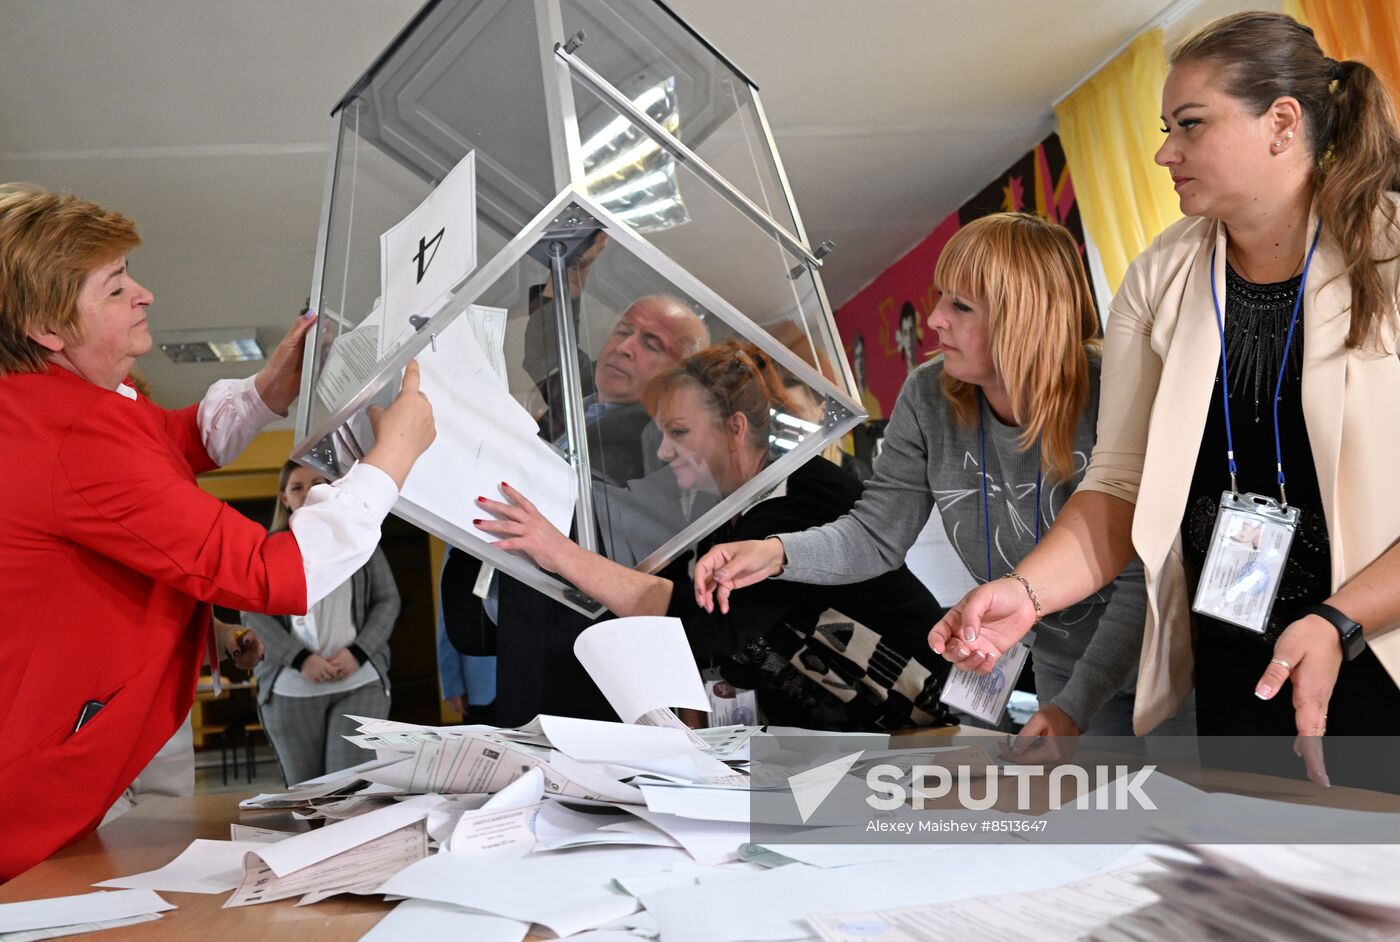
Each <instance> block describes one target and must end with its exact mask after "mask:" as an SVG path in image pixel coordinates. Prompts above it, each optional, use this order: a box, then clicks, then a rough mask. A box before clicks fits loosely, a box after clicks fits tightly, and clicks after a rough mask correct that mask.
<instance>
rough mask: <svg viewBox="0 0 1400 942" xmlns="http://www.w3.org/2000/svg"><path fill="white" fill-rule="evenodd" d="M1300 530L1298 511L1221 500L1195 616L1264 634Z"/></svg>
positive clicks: (1270, 503)
mask: <svg viewBox="0 0 1400 942" xmlns="http://www.w3.org/2000/svg"><path fill="white" fill-rule="evenodd" d="M1297 529H1298V508H1297V507H1282V506H1280V505H1279V502H1278V501H1276V500H1274V499H1273V498H1271V497H1264V496H1263V495H1261V494H1236V493H1233V492H1231V491H1226V492H1225V493H1224V494H1222V495H1221V496H1220V511H1219V513H1217V514H1216V517H1215V531H1214V532H1213V533H1212V534H1211V537H1210V549H1209V550H1208V551H1207V553H1206V561H1205V565H1204V566H1202V567H1201V582H1200V585H1199V586H1197V588H1196V601H1195V604H1193V605H1192V606H1191V610H1192V611H1193V612H1197V613H1199V614H1201V615H1209V616H1210V617H1211V618H1215V619H1218V620H1220V621H1224V622H1229V623H1230V624H1232V625H1238V626H1239V627H1241V628H1247V629H1249V630H1250V631H1257V632H1260V633H1263V631H1264V629H1265V628H1266V627H1268V624H1269V613H1270V612H1271V611H1273V608H1274V599H1275V598H1276V597H1277V596H1278V589H1279V584H1280V583H1282V582H1283V565H1284V563H1285V562H1287V560H1288V551H1289V549H1290V548H1291V547H1292V545H1293V534H1294V533H1295V532H1296V531H1297Z"/></svg>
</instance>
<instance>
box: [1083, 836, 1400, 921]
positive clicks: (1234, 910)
mask: <svg viewBox="0 0 1400 942" xmlns="http://www.w3.org/2000/svg"><path fill="white" fill-rule="evenodd" d="M1218 849H1219V848H1209V849H1207V848H1203V847H1190V848H1184V849H1183V850H1184V858H1168V859H1163V860H1160V861H1158V862H1159V863H1160V864H1161V866H1162V867H1163V868H1164V869H1163V871H1162V872H1160V873H1157V874H1149V875H1147V876H1146V877H1144V878H1143V886H1144V887H1145V888H1146V889H1148V890H1151V891H1152V892H1153V893H1154V894H1156V896H1157V897H1159V899H1157V900H1156V901H1155V902H1152V903H1149V904H1147V905H1145V906H1143V907H1141V908H1139V909H1137V910H1134V911H1133V912H1130V913H1126V914H1124V915H1121V916H1119V917H1116V918H1114V919H1113V920H1111V921H1109V922H1107V923H1105V924H1104V925H1102V926H1100V927H1098V928H1097V929H1095V930H1094V931H1093V932H1092V933H1090V934H1089V938H1092V939H1094V940H1102V942H1125V940H1137V939H1141V938H1151V939H1153V940H1154V942H1156V940H1161V942H1199V940H1202V939H1228V940H1230V942H1273V940H1275V939H1297V940H1310V942H1381V940H1394V939H1397V938H1400V920H1398V919H1397V918H1396V917H1395V915H1394V914H1393V912H1391V911H1390V910H1389V909H1388V908H1386V907H1383V908H1382V909H1381V910H1380V911H1379V914H1378V913H1377V911H1374V910H1372V909H1371V907H1370V906H1369V905H1368V904H1367V903H1364V902H1363V903H1360V904H1355V903H1351V902H1342V901H1339V900H1333V899H1323V898H1319V897H1317V896H1315V895H1313V894H1309V893H1307V892H1300V891H1299V890H1297V889H1295V888H1293V887H1291V886H1289V885H1288V884H1287V883H1285V882H1280V881H1275V880H1273V879H1271V878H1270V877H1269V876H1267V875H1264V874H1259V873H1255V872H1252V871H1249V870H1243V869H1239V868H1238V865H1237V864H1231V865H1230V869H1229V870H1221V869H1219V867H1217V866H1216V865H1215V864H1212V863H1208V862H1207V861H1206V860H1205V857H1204V855H1203V852H1204V851H1206V850H1212V851H1214V850H1218ZM1311 849H1312V848H1311V847H1293V846H1289V845H1256V846H1254V847H1253V848H1251V849H1249V850H1248V851H1247V853H1248V854H1249V855H1250V856H1251V857H1253V858H1254V859H1255V860H1256V861H1258V860H1261V859H1267V857H1268V855H1269V854H1271V853H1273V852H1277V851H1283V858H1284V859H1281V861H1280V862H1281V864H1282V866H1283V869H1285V870H1294V868H1295V867H1296V866H1297V864H1296V863H1290V862H1288V861H1287V860H1286V858H1287V856H1289V855H1291V853H1292V852H1294V851H1301V852H1306V851H1308V850H1311ZM1232 850H1244V849H1243V848H1232ZM1337 850H1347V851H1349V850H1351V848H1345V849H1342V848H1336V849H1328V848H1326V847H1323V848H1321V852H1320V853H1319V859H1318V864H1319V865H1325V864H1326V863H1327V862H1328V860H1329V859H1331V860H1336V859H1337V856H1336V851H1337ZM1193 855H1198V856H1194V857H1193ZM1341 856H1342V857H1343V858H1344V859H1342V860H1340V861H1338V862H1339V863H1340V866H1341V868H1342V870H1344V871H1348V872H1349V874H1350V876H1351V877H1352V878H1353V879H1354V881H1355V882H1356V883H1357V884H1358V885H1360V886H1361V887H1362V893H1363V895H1370V893H1372V892H1374V890H1375V889H1376V887H1377V884H1378V883H1383V882H1384V881H1385V880H1386V879H1389V878H1392V874H1391V873H1389V872H1384V871H1382V872H1369V871H1362V870H1361V869H1360V867H1361V866H1362V865H1364V864H1374V863H1375V862H1376V861H1375V860H1370V861H1365V862H1362V861H1352V860H1351V859H1350V858H1349V857H1348V856H1347V855H1345V854H1343V855H1341ZM1293 876H1294V877H1295V878H1296V876H1297V872H1296V870H1295V872H1294V874H1293Z"/></svg>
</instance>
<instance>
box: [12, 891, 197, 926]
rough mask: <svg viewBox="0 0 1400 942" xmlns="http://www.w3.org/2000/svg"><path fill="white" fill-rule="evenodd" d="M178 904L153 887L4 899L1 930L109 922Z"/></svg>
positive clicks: (169, 907) (144, 914)
mask: <svg viewBox="0 0 1400 942" xmlns="http://www.w3.org/2000/svg"><path fill="white" fill-rule="evenodd" d="M174 908H175V905H174V904H173V903H167V902H166V901H165V900H163V899H161V898H160V897H159V896H157V895H156V894H155V893H153V892H152V891H150V890H115V891H113V892H109V893H83V894H81V895H78V896H54V897H50V898H48V899H35V900H26V901H25V902H22V903H0V933H10V932H30V931H35V930H43V929H55V928H58V927H60V926H77V925H86V924H88V923H107V922H111V921H113V920H117V919H130V918H132V917H135V916H148V915H150V914H152V913H163V912H165V911H167V910H170V909H174Z"/></svg>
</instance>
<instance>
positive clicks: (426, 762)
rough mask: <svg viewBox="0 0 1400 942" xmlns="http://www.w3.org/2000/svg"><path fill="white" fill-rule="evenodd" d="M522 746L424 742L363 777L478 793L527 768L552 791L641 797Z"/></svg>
mask: <svg viewBox="0 0 1400 942" xmlns="http://www.w3.org/2000/svg"><path fill="white" fill-rule="evenodd" d="M527 748H528V747H525V746H519V745H516V744H512V743H507V742H504V741H503V740H501V739H500V738H499V737H495V738H490V739H488V738H485V737H484V736H472V737H469V738H464V739H451V740H447V741H444V742H425V743H420V744H419V745H418V746H417V748H416V749H414V751H413V753H412V755H410V756H409V757H408V758H405V759H402V760H400V761H399V762H397V763H394V764H393V765H389V766H385V767H383V768H380V769H375V770H373V771H371V772H366V773H364V776H365V778H367V779H369V780H370V781H373V782H378V783H382V784H384V785H388V786H391V787H394V788H399V789H402V790H403V791H406V792H414V793H423V792H434V793H437V794H481V793H495V792H498V791H500V790H501V789H503V788H505V787H506V786H507V785H509V784H510V783H511V782H513V781H515V780H516V779H517V778H519V777H520V776H521V775H523V774H525V773H526V772H528V771H529V770H531V769H539V770H540V771H541V772H542V773H543V775H544V780H545V790H546V791H547V792H548V793H549V794H552V795H560V796H564V797H569V798H596V799H603V800H607V801H639V800H640V799H641V795H640V794H639V793H638V792H637V790H636V789H634V788H632V787H631V786H629V785H624V784H623V783H621V782H618V781H615V780H613V779H611V778H607V777H606V776H603V775H600V774H598V773H597V772H593V773H591V774H590V773H589V772H588V770H587V769H581V768H579V764H578V763H568V762H561V761H557V759H555V758H553V757H551V756H550V755H549V753H547V752H546V753H545V757H544V758H541V757H539V756H536V755H534V754H533V753H531V752H528V751H526V749H527Z"/></svg>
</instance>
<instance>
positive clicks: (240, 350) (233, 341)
mask: <svg viewBox="0 0 1400 942" xmlns="http://www.w3.org/2000/svg"><path fill="white" fill-rule="evenodd" d="M156 342H157V343H159V344H160V349H161V350H162V351H164V353H165V355H166V356H168V357H170V359H172V360H174V361H175V362H176V363H246V362H248V361H251V360H261V359H263V358H264V354H263V348H262V344H260V343H258V338H257V332H256V331H255V330H254V329H253V328H251V327H235V328H225V329H222V330H169V331H164V332H162V333H160V334H158V335H157V336H156Z"/></svg>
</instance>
